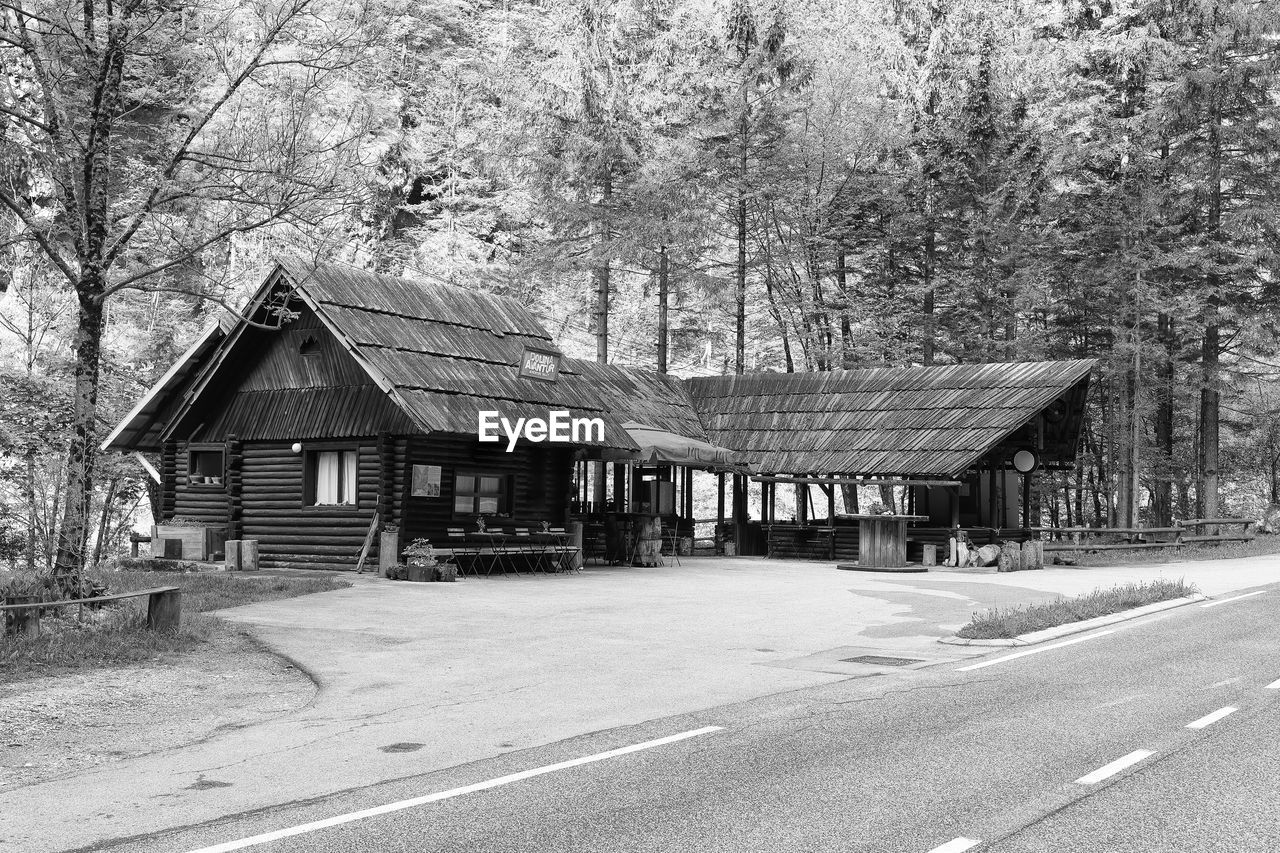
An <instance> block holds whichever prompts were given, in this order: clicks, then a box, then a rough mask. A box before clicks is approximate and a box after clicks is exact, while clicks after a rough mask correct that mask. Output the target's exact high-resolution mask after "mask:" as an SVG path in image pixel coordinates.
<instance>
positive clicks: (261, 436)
mask: <svg viewBox="0 0 1280 853" xmlns="http://www.w3.org/2000/svg"><path fill="white" fill-rule="evenodd" d="M242 313H243V316H242V317H240V318H233V319H230V320H225V319H224V320H223V321H221V322H220V323H219V324H217V325H215V326H212V327H211V328H209V329H208V330H207V331H205V332H204V334H202V335H201V336H200V337H199V338H198V339H197V340H196V341H195V342H194V344H193V345H192V346H191V348H190V349H189V350H188V351H187V352H186V353H185V354H184V355H183V356H182V357H181V358H180V359H179V360H178V362H177V363H176V364H175V365H174V366H173V367H172V368H170V370H169V371H168V372H167V373H165V374H164V376H163V377H161V379H160V380H159V381H158V382H157V383H156V384H155V386H154V387H153V388H152V389H151V390H150V391H149V392H148V393H147V394H146V396H144V397H143V398H142V400H141V401H140V402H139V403H138V404H137V405H136V406H135V407H134V409H133V411H131V412H130V413H129V415H128V416H126V417H125V419H124V420H123V421H122V422H121V423H120V425H119V426H118V427H117V428H116V429H115V430H114V431H113V432H112V433H111V435H110V436H108V438H107V439H106V441H105V442H103V448H104V449H111V450H119V451H130V452H142V453H146V454H153V455H155V456H158V457H159V461H160V464H159V465H158V466H157V467H158V469H159V473H160V481H161V500H160V504H161V513H160V515H161V517H160V518H159V519H157V521H158V523H159V524H161V525H165V524H168V523H171V522H173V521H174V520H175V519H177V520H180V521H181V522H183V523H184V525H185V526H186V529H187V530H188V531H194V532H193V533H188V534H186V535H183V534H182V532H181V531H177V532H173V533H170V534H168V535H169V536H173V537H174V538H177V539H182V540H183V544H182V546H181V548H182V553H183V555H184V556H188V557H193V556H194V557H197V558H203V557H216V556H217V555H218V551H219V540H225V539H255V540H257V541H258V548H259V554H260V559H261V563H262V565H264V566H268V567H271V566H291V567H308V568H352V567H354V565H355V562H356V559H357V554H358V553H359V552H360V551H361V550H362V549H363V546H364V543H365V542H366V540H367V539H368V538H369V529H370V527H371V525H373V524H374V516H375V513H376V514H377V526H378V527H387V526H391V527H394V528H396V529H398V531H399V541H400V544H401V545H403V543H406V542H408V541H411V540H413V539H415V538H419V537H421V538H427V539H430V540H432V541H433V542H434V543H436V544H437V545H439V544H440V543H442V541H443V540H444V538H445V534H446V530H447V528H449V527H450V526H452V525H455V524H461V523H463V522H473V521H474V520H475V519H476V517H477V516H480V515H484V516H490V517H498V518H503V519H509V520H511V521H513V522H516V521H518V522H521V523H528V524H536V523H538V522H542V521H547V522H549V523H552V524H557V525H563V524H565V522H566V519H567V512H568V502H569V498H570V495H571V494H572V488H571V485H570V477H571V475H572V467H573V458H574V456H575V454H576V455H578V456H579V457H583V456H594V457H595V458H599V456H600V455H601V454H603V453H604V452H606V451H611V452H621V453H624V454H625V453H627V452H630V451H634V450H636V449H637V445H636V444H635V442H634V441H632V440H631V438H630V436H629V435H628V433H627V432H626V430H625V429H623V427H622V425H621V421H620V420H619V419H618V418H617V417H616V416H614V415H613V413H612V412H611V411H610V407H609V406H607V405H606V404H605V402H604V400H603V399H602V397H601V394H600V393H599V391H598V390H597V386H596V385H595V384H593V383H591V382H588V381H586V380H584V379H583V378H582V376H581V375H580V374H579V373H577V372H576V371H575V369H574V362H572V361H571V360H568V359H565V358H563V355H562V353H561V352H560V350H559V349H558V348H557V347H556V346H555V345H554V343H553V342H552V341H551V338H550V336H549V335H548V334H547V332H546V330H545V329H544V328H543V327H542V325H541V324H540V323H539V322H538V321H537V319H536V318H535V317H534V316H533V315H532V314H530V313H529V312H528V311H527V310H526V309H525V308H524V307H523V306H521V305H520V304H519V303H518V302H516V301H515V300H514V299H509V298H506V297H502V296H496V295H492V294H487V293H483V292H479V291H474V290H469V289H466V288H462V287H455V286H452V285H446V284H422V283H413V282H408V281H404V280H401V279H397V278H392V277H388V276H382V275H375V274H372V273H368V272H362V271H359V270H355V269H350V268H346V267H343V266H339V265H322V266H318V267H315V268H312V267H309V266H307V265H304V264H301V263H297V262H291V261H285V262H282V263H280V264H279V265H277V267H276V268H275V270H274V271H273V272H272V273H271V274H270V275H269V276H268V277H267V279H266V280H265V281H264V283H263V284H262V286H261V287H260V288H259V289H258V291H257V292H256V293H255V294H254V296H253V298H252V299H251V300H250V301H249V303H248V306H247V308H246V309H245V310H244V311H243V312H242ZM553 410H560V411H567V412H570V413H571V415H572V417H576V418H584V419H592V418H598V419H599V420H600V421H601V423H602V424H603V434H602V435H601V434H598V433H594V432H593V433H591V434H587V431H583V433H582V434H580V435H579V436H578V439H579V440H575V441H569V442H560V443H551V442H541V443H535V442H532V441H522V442H519V443H518V444H517V445H516V446H515V448H514V449H513V450H512V451H511V452H507V442H506V440H505V439H504V440H503V441H499V442H494V443H487V442H485V443H482V442H480V441H479V440H478V433H477V431H478V412H480V411H496V412H499V413H501V415H502V416H504V417H506V418H508V419H510V420H511V421H513V422H514V421H515V420H516V419H517V418H522V417H523V418H541V419H544V420H545V419H547V418H548V414H549V412H551V411H553ZM473 529H474V528H473ZM188 537H190V541H188ZM202 542H203V544H202ZM376 543H377V540H376V539H375V540H374V551H375V553H374V555H373V556H374V558H375V559H376V556H377V555H376V547H377V544H376Z"/></svg>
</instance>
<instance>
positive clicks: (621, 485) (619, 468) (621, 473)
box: [613, 462, 627, 512]
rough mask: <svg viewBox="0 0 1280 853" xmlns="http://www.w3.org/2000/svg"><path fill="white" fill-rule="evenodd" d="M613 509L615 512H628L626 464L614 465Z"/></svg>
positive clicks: (616, 463) (618, 463)
mask: <svg viewBox="0 0 1280 853" xmlns="http://www.w3.org/2000/svg"><path fill="white" fill-rule="evenodd" d="M613 509H614V511H615V512H626V511H627V465H626V463H625V462H615V463H613Z"/></svg>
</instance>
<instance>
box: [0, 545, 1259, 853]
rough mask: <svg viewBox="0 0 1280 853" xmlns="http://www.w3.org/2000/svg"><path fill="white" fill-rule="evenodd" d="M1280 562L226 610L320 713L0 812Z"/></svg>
mask: <svg viewBox="0 0 1280 853" xmlns="http://www.w3.org/2000/svg"><path fill="white" fill-rule="evenodd" d="M1278 569H1280V560H1277V559H1275V558H1251V559H1248V560H1234V561H1219V562H1215V563H1206V564H1192V563H1183V564H1177V565H1175V566H1166V567H1161V566H1144V567H1138V568H1127V569H1098V568H1090V569H1075V568H1071V569H1068V568H1056V569H1048V570H1044V571H1039V572H1020V573H1016V574H1008V575H996V574H990V573H973V572H937V571H934V572H929V573H928V574H919V575H876V574H863V573H856V572H843V571H838V570H836V569H835V568H834V566H833V564H823V563H801V562H786V561H778V560H764V559H760V558H738V559H733V558H698V559H688V558H686V559H685V560H684V564H683V565H682V566H678V567H677V566H666V567H659V568H649V569H640V568H603V567H588V568H587V570H586V571H584V572H581V573H574V574H566V575H520V576H508V577H496V576H495V577H492V578H483V579H471V578H468V579H465V580H462V581H460V582H458V583H454V584H411V583H403V582H391V581H386V580H383V579H379V578H375V577H370V576H364V577H359V578H356V581H357V583H356V585H355V586H354V587H352V588H351V589H345V590H339V591H335V592H329V593H322V594H319V595H312V596H306V597H303V598H296V599H287V600H284V601H278V602H268V603H261V604H254V605H249V606H246V607H240V608H235V609H233V610H229V611H224V612H223V615H224V616H225V617H226V618H228V619H231V620H234V621H235V622H238V623H240V624H243V625H245V626H246V627H248V628H249V629H250V630H251V631H252V633H253V634H254V635H255V636H257V637H259V638H260V639H262V640H263V641H265V642H266V643H267V644H269V645H270V646H271V647H272V648H274V649H276V650H278V651H280V652H281V653H282V654H285V655H287V656H288V657H290V658H291V659H292V660H294V661H295V662H296V663H297V664H298V665H299V666H301V667H302V668H304V669H305V670H306V671H307V672H309V673H310V674H311V675H312V676H313V677H314V678H316V680H317V681H318V682H319V684H320V685H321V690H320V692H319V693H318V695H317V698H316V700H315V702H314V703H313V704H312V705H310V706H309V707H308V708H306V709H305V710H303V711H302V712H299V713H295V714H291V715H288V716H286V717H282V718H279V719H276V720H273V721H269V722H266V723H260V724H257V725H254V726H252V727H250V728H246V729H241V730H238V731H234V732H230V733H227V734H225V735H222V736H219V737H217V738H215V739H213V740H209V741H206V742H203V743H199V744H194V745H192V746H189V747H185V748H182V749H179V750H172V751H169V752H166V753H160V754H156V755H152V756H146V757H142V758H138V759H134V760H131V761H125V762H121V763H119V764H117V765H114V766H112V767H110V768H104V769H102V770H99V771H95V772H92V773H87V774H84V775H81V776H77V777H75V778H72V779H67V780H61V781H56V782H52V783H47V784H44V785H38V786H31V787H28V788H23V789H19V790H17V791H14V792H11V793H10V794H7V795H5V796H3V797H0V814H6V813H7V814H8V815H15V814H17V815H21V814H24V813H26V814H38V813H41V812H42V811H43V807H42V806H41V805H40V804H41V803H45V804H47V803H49V802H58V803H60V804H63V805H61V806H60V812H63V817H64V820H62V821H60V826H61V827H62V828H61V829H59V830H58V832H61V833H63V836H62V837H60V838H52V839H48V845H47V846H43V845H42V846H41V847H40V848H39V849H63V848H65V847H70V846H78V845H83V844H87V843H90V842H91V841H94V840H97V839H101V838H111V837H120V836H126V835H131V834H135V833H140V832H147V831H153V830H158V829H161V828H166V827H170V826H177V825H183V824H190V823H193V822H198V821H202V820H207V819H210V818H212V817H216V816H219V815H222V814H228V813H234V812H239V811H245V810H249V809H255V808H260V807H264V806H270V805H273V804H276V803H280V802H284V801H292V800H298V799H302V798H306V797H314V796H321V795H324V794H328V793H332V792H334V791H338V790H344V789H348V788H352V787H356V786H361V785H366V784H372V783H374V782H378V781H382V780H386V779H393V778H397V777H401V776H408V775H413V774H418V773H423V772H426V771H429V770H433V769H439V768H445V767H452V766H456V765H459V764H463V763H466V762H469V761H474V760H478V759H482V758H487V757H491V756H494V755H498V754H501V753H504V752H509V751H513V750H519V749H522V748H525V747H529V746H534V745H539V744H545V743H552V742H555V741H558V740H562V739H564V738H567V737H571V736H574V735H579V734H583V733H587V732H592V731H597V730H601V729H608V728H613V727H616V726H621V725H627V724H632V723H639V722H644V721H646V720H652V719H656V718H661V717H665V716H669V715H674V714H680V713H685V712H689V711H696V710H701V709H705V708H710V707H715V706H719V705H725V704H729V703H733V702H738V701H745V700H748V699H753V698H756V697H759V696H764V695H768V694H772V693H778V692H782V691H786V690H793V689H798V688H804V687H808V686H812V685H815V684H820V683H825V682H828V681H832V680H836V679H840V678H847V677H849V676H850V675H855V674H865V673H866V672H867V671H868V670H867V669H866V665H863V664H853V665H850V664H848V663H847V662H845V661H844V658H847V657H851V656H856V655H857V654H863V653H877V652H879V653H882V654H893V653H898V654H904V655H906V654H907V653H911V655H916V656H923V657H925V658H929V659H933V658H936V657H943V658H946V657H950V658H955V657H958V656H963V655H972V654H981V653H983V652H984V650H983V649H980V648H958V647H952V646H942V645H940V644H938V643H937V642H936V640H937V638H938V637H939V636H942V635H944V634H948V633H952V632H954V630H955V629H956V628H958V627H959V626H960V625H961V624H963V623H964V622H965V621H966V620H967V619H968V617H969V614H970V613H972V612H973V611H974V610H982V609H985V608H987V607H989V606H993V605H998V606H1006V605H1009V604H1016V603H1026V602H1031V601H1039V600H1045V599H1051V598H1053V597H1055V596H1056V595H1058V594H1065V595H1070V594H1075V593H1078V592H1085V591H1088V590H1091V589H1093V588H1095V587H1098V586H1110V585H1112V584H1114V583H1117V582H1123V581H1128V580H1140V579H1145V578H1151V577H1158V576H1165V577H1186V578H1187V579H1189V580H1193V581H1195V582H1197V583H1199V584H1200V586H1201V589H1202V591H1204V592H1205V593H1207V594H1210V595H1215V594H1221V593H1224V592H1227V591H1230V590H1232V589H1240V588H1244V587H1248V586H1254V585H1258V584H1262V583H1269V582H1272V581H1274V580H1276V579H1277V576H1280V571H1278ZM908 656H910V655H908ZM860 667H861V668H860ZM198 782H200V783H202V784H197V783H198ZM211 782H212V783H217V784H209V783H211ZM193 785H194V786H195V787H192V786H193ZM5 822H6V821H4V820H3V819H0V825H2V824H4V823H5ZM11 828H12V827H9V829H11ZM6 834H9V833H7V832H0V836H4V835H6ZM11 837H13V836H11ZM71 842H74V843H71ZM3 849H6V848H5V847H4V845H3V844H0V850H3ZM10 849H18V848H10ZM21 849H24V850H31V851H33V853H34V851H35V850H36V849H37V848H34V847H23V848H21Z"/></svg>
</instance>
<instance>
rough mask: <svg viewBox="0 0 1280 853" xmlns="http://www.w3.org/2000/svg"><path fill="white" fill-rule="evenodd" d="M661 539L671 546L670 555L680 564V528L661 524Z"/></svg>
mask: <svg viewBox="0 0 1280 853" xmlns="http://www.w3.org/2000/svg"><path fill="white" fill-rule="evenodd" d="M662 541H663V542H665V543H667V544H668V545H670V546H671V556H672V557H673V558H674V559H675V561H676V565H677V566H678V565H680V528H678V527H668V526H667V525H665V524H664V525H662Z"/></svg>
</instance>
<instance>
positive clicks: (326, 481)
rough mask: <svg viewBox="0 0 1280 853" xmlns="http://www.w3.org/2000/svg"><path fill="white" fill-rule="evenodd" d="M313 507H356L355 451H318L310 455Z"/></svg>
mask: <svg viewBox="0 0 1280 853" xmlns="http://www.w3.org/2000/svg"><path fill="white" fill-rule="evenodd" d="M311 459H312V466H313V469H312V473H313V476H312V482H313V483H314V499H313V500H312V503H313V504H314V505H315V506H355V505H356V486H357V479H356V477H357V475H356V459H357V457H356V451H354V450H320V451H317V452H315V453H313V454H312V455H311Z"/></svg>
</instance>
